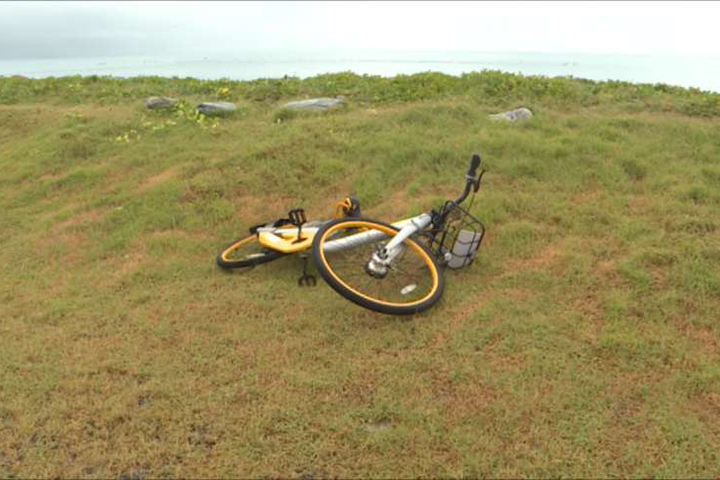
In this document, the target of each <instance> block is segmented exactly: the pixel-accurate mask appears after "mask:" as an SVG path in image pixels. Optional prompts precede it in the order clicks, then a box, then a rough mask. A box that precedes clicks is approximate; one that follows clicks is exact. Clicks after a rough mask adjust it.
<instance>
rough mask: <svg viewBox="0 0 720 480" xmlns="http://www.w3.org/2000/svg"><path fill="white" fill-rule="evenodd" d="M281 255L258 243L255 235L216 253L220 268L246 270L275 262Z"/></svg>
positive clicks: (237, 241)
mask: <svg viewBox="0 0 720 480" xmlns="http://www.w3.org/2000/svg"><path fill="white" fill-rule="evenodd" d="M283 255H284V253H282V252H278V251H276V250H272V249H269V248H267V247H265V246H264V245H262V244H261V243H260V242H258V239H257V235H250V236H248V237H245V238H241V239H240V240H236V241H234V242H233V243H231V244H230V245H229V246H228V247H227V248H225V249H224V250H223V251H222V252H220V253H218V256H217V264H218V265H219V266H220V267H222V268H248V267H254V266H255V265H260V264H261V263H267V262H271V261H273V260H277V259H278V258H280V257H282V256H283Z"/></svg>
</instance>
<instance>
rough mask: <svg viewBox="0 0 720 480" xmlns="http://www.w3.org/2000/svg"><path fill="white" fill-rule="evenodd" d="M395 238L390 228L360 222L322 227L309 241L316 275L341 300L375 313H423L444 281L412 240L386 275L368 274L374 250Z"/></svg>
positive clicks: (430, 258) (428, 256)
mask: <svg viewBox="0 0 720 480" xmlns="http://www.w3.org/2000/svg"><path fill="white" fill-rule="evenodd" d="M397 232H398V229H397V228H395V227H393V226H391V225H388V224H386V223H381V222H377V221H374V220H367V219H362V218H345V219H339V220H334V221H332V222H330V223H328V224H326V225H325V226H323V227H322V228H321V229H320V230H319V231H318V233H317V234H316V235H315V238H314V240H313V255H314V258H315V264H316V266H317V269H318V271H319V272H320V275H322V277H323V279H325V281H326V282H327V283H328V284H329V285H330V286H331V287H332V288H333V289H334V290H335V291H336V292H338V293H339V294H340V295H342V296H343V297H345V298H347V299H348V300H350V301H351V302H354V303H356V304H358V305H360V306H362V307H365V308H367V309H370V310H373V311H376V312H380V313H386V314H390V315H410V314H414V313H419V312H422V311H424V310H427V309H428V308H430V307H431V306H433V305H434V304H435V303H437V301H438V300H440V297H441V296H442V293H443V289H444V288H445V281H444V278H443V275H442V272H441V270H440V268H439V267H438V265H437V262H436V261H435V259H434V257H433V255H432V254H431V253H430V252H429V251H428V250H427V249H426V248H425V247H423V246H422V245H420V244H419V243H418V242H417V241H415V240H414V239H413V238H408V239H406V240H405V241H404V242H403V243H402V244H401V245H400V247H401V248H402V250H401V252H400V253H399V254H398V255H397V256H396V257H395V258H394V259H393V261H392V263H391V264H390V265H389V266H388V267H387V270H386V271H385V272H383V273H378V272H377V271H373V270H372V269H369V268H368V261H369V260H370V259H371V258H372V255H373V253H375V252H376V251H377V249H378V246H381V247H382V246H383V245H385V244H387V243H388V242H389V241H390V239H391V238H392V237H393V236H394V235H395V234H397ZM333 242H334V243H333Z"/></svg>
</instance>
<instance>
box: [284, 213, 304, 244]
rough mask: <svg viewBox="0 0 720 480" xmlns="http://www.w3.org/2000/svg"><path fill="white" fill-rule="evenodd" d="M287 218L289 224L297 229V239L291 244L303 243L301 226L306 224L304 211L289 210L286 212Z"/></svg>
mask: <svg viewBox="0 0 720 480" xmlns="http://www.w3.org/2000/svg"><path fill="white" fill-rule="evenodd" d="M288 217H289V218H290V223H292V224H293V225H295V226H296V227H298V233H297V238H296V239H295V240H294V241H293V243H299V242H301V241H303V240H304V239H303V238H302V226H303V224H304V223H306V222H307V217H306V216H305V210H303V209H302V208H296V209H294V210H290V211H289V212H288Z"/></svg>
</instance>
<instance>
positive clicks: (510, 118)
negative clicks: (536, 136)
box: [490, 107, 533, 122]
mask: <svg viewBox="0 0 720 480" xmlns="http://www.w3.org/2000/svg"><path fill="white" fill-rule="evenodd" d="M532 116H533V113H532V112H531V111H530V109H528V108H525V107H521V108H518V109H516V110H510V111H508V112H502V113H496V114H495V115H490V118H491V119H493V120H496V121H503V120H504V121H507V122H523V121H525V120H530V119H531V118H532Z"/></svg>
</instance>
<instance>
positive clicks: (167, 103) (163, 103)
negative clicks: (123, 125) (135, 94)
mask: <svg viewBox="0 0 720 480" xmlns="http://www.w3.org/2000/svg"><path fill="white" fill-rule="evenodd" d="M177 104H178V100H177V98H167V97H150V98H148V99H147V100H145V106H146V107H147V108H172V107H174V106H175V105H177Z"/></svg>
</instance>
